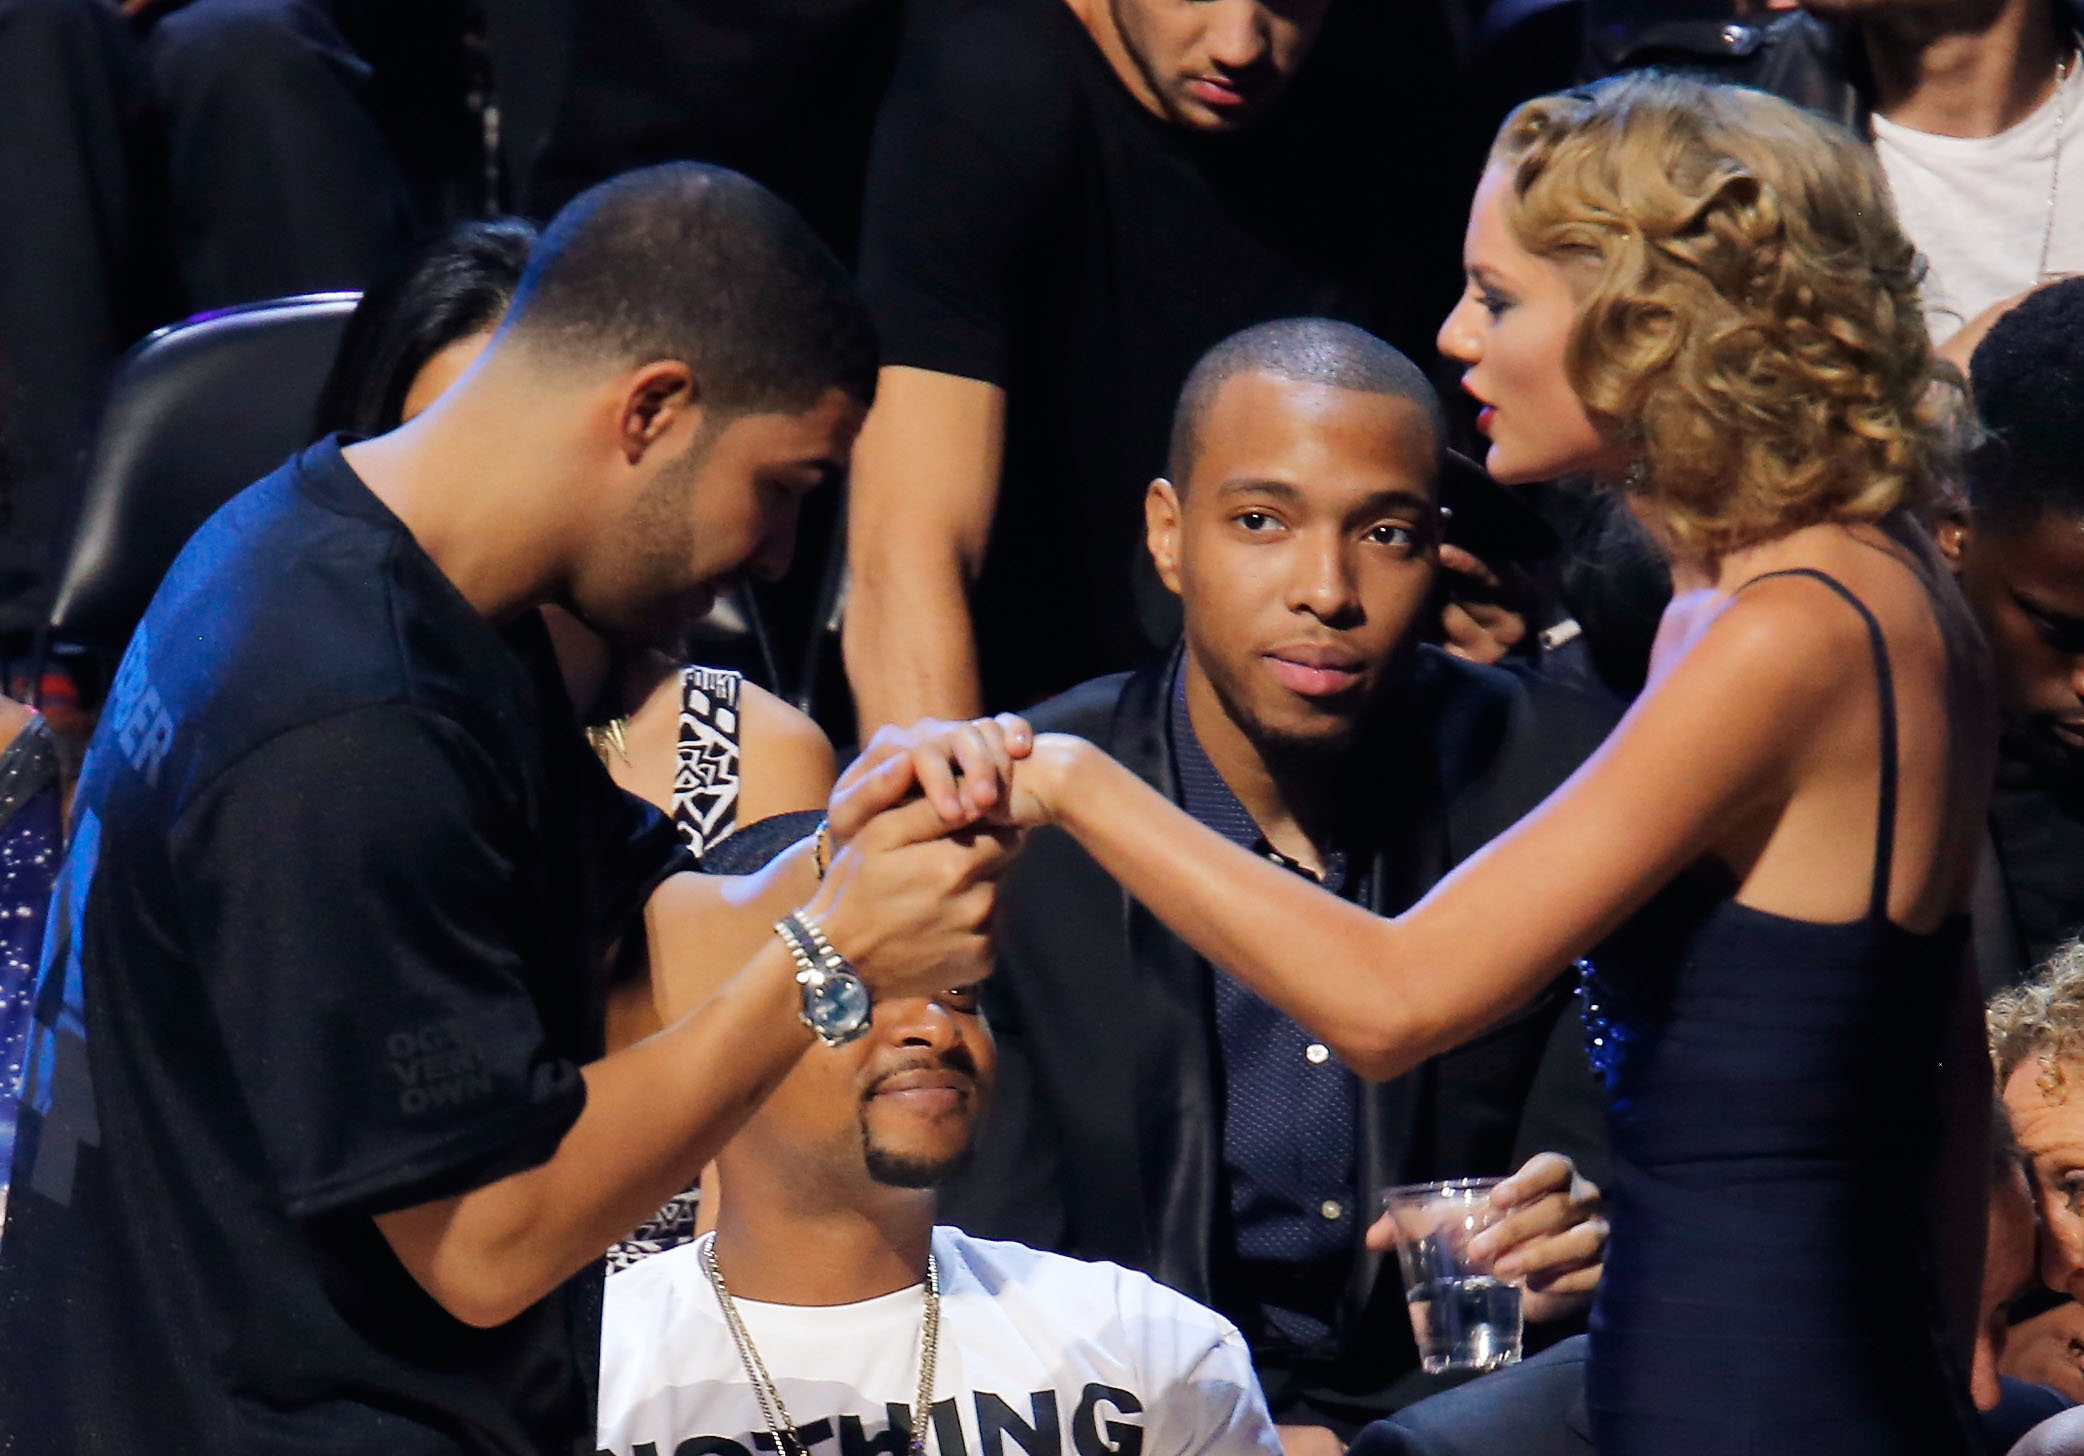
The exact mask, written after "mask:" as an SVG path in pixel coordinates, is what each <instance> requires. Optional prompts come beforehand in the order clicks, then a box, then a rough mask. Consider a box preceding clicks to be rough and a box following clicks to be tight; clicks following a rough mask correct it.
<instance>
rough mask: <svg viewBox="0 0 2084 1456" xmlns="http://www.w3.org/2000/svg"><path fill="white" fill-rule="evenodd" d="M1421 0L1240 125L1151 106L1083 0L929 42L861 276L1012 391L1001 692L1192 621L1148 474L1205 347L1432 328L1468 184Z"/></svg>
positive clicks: (998, 600)
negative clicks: (1185, 612)
mask: <svg viewBox="0 0 2084 1456" xmlns="http://www.w3.org/2000/svg"><path fill="white" fill-rule="evenodd" d="M1421 11H1427V7H1417V6H1379V5H1374V4H1363V5H1350V4H1349V5H1341V6H1338V7H1335V9H1334V11H1333V14H1332V18H1331V21H1330V23H1329V25H1328V28H1327V30H1326V32H1325V34H1324V36H1323V37H1322V39H1321V41H1320V43H1319V45H1318V48H1317V50H1316V52H1315V53H1314V54H1313V55H1312V57H1311V59H1310V61H1309V63H1308V64H1307V65H1306V66H1305V67H1304V69H1303V72H1302V73H1301V74H1300V75H1299V76H1298V77H1297V78H1296V80H1295V83H1294V85H1293V86H1292V87H1291V89H1290V91H1289V92H1288V94H1287V95H1285V96H1283V97H1282V98H1281V99H1280V101H1279V102H1278V103H1277V104H1276V107H1275V108H1274V110H1273V111H1272V112H1270V113H1269V114H1268V115H1267V116H1266V117H1264V118H1262V119H1261V120H1260V121H1259V122H1258V123H1256V124H1255V125H1254V126H1252V127H1250V128H1248V129H1246V130H1245V131H1243V132H1240V133H1238V134H1236V135H1229V136H1206V135H1200V134H1196V133H1194V132H1191V131H1189V130H1187V129H1185V128H1182V127H1178V126H1174V125H1171V124H1168V123H1166V122H1164V121H1162V120H1160V119H1159V118H1157V117H1155V116H1153V115H1151V114H1150V113H1149V112H1147V111H1145V110H1144V109H1143V108H1142V107H1141V106H1140V105H1139V104H1138V103H1137V102H1136V101H1135V99H1134V98H1133V97H1131V96H1130V94H1129V93H1128V92H1127V91H1126V90H1125V89H1124V88H1123V86H1122V84H1121V82H1120V80H1119V79H1118V78H1117V77H1116V76H1115V74H1114V72H1113V70H1112V69H1111V68H1110V67H1109V65H1108V63H1107V61H1106V59H1105V58H1104V57H1103V56H1102V55H1101V54H1100V52H1099V50H1098V48H1097V47H1096V46H1095V45H1094V43H1093V41H1092V38H1091V37H1090V36H1089V35H1088V34H1087V33H1086V30H1085V28H1084V27H1083V25H1081V24H1080V22H1079V21H1078V19H1077V18H1076V17H1075V16H1074V15H1073V14H1072V13H1071V11H1070V9H1069V7H1067V6H1066V5H1065V4H1064V3H1063V0H974V3H972V4H969V5H967V6H965V7H963V8H961V9H959V10H957V11H955V12H954V13H953V14H951V15H949V16H947V17H946V18H944V19H942V20H941V21H940V22H939V23H938V24H937V25H935V26H934V27H932V28H931V29H930V30H929V31H927V32H925V33H924V34H922V36H921V37H920V39H919V43H918V44H916V45H914V46H912V47H910V48H908V51H907V54H906V56H905V57H904V59H903V61H902V62H901V64H900V66H899V70H898V75H897V79H896V81H895V83H894V84H893V86H892V88H891V92H890V95H889V97H888V98H887V100H886V101H885V103H884V107H883V111H882V114H881V116H880V118H879V119H878V122H877V130H876V138H875V145H874V148H873V151H872V153H871V156H870V163H869V177H868V191H867V201H866V204H865V207H864V212H863V217H862V240H861V280H862V287H863V289H864V291H865V292H866V293H867V295H868V298H869V302H870V304H871V306H872V307H873V308H874V310H875V314H876V322H877V327H878V330H879V331H880V334H881V337H882V343H883V359H884V362H885V363H886V364H899V365H910V366H913V367H916V368H921V369H931V370H934V371H936V372H939V373H943V374H953V375H959V376H962V377H964V378H968V379H979V380H984V381H987V382H989V383H992V384H996V385H999V386H1001V387H1002V388H1004V389H1005V390H1006V391H1007V396H1008V416H1007V439H1006V452H1005V470H1004V474H1003V478H1002V485H1001V491H1000V496H999V502H998V510H997V517H996V520H995V523H994V527H993V531H992V537H991V544H990V547H989V551H988V555H987V558H986V563H985V567H984V571H983V575H982V578H981V580H980V582H979V584H978V586H977V589H976V591H975V593H974V596H973V609H974V613H975V620H976V630H977V638H978V649H979V654H980V657H981V661H982V670H983V674H984V686H985V700H986V702H987V703H988V704H989V705H990V706H992V707H994V708H1002V707H1019V706H1025V705H1027V704H1029V703H1032V702H1034V701H1036V700H1038V699H1040V698H1042V697H1044V696H1047V695H1049V694H1051V693H1053V692H1057V691H1060V690H1062V689H1064V688H1067V687H1069V686H1071V685H1072V684H1074V683H1076V682H1079V681H1081V680H1083V679H1085V678H1088V677H1092V676H1096V675H1098V674H1101V673H1105V672H1109V671H1114V670H1117V669H1122V668H1127V667H1130V666H1133V665H1135V664H1136V663H1137V662H1140V661H1142V660H1143V659H1144V658H1146V657H1148V656H1149V654H1150V652H1151V650H1152V644H1153V643H1154V642H1167V641H1170V640H1171V637H1172V635H1173V626H1174V623H1175V621H1176V617H1175V616H1174V610H1175V609H1174V607H1173V604H1172V602H1171V598H1170V597H1169V596H1168V595H1167V594H1166V593H1164V591H1163V590H1162V588H1160V587H1159V586H1158V584H1157V581H1156V577H1155V574H1154V573H1153V572H1152V571H1151V570H1150V568H1149V565H1148V557H1147V556H1146V554H1145V551H1144V548H1143V493H1144V487H1145V486H1146V485H1148V483H1149V482H1150V480H1151V478H1152V477H1153V476H1154V475H1158V474H1160V473H1162V471H1163V469H1164V465H1165V448H1166V440H1167V437H1168V434H1169V431H1170V427H1171V418H1172V410H1173V405H1174V402H1175V400H1176V398H1177V396H1178V393H1179V388H1180V385H1181V384H1182V383H1183V382H1184V381H1185V379H1186V376H1187V372H1188V370H1190V369H1191V368H1192V367H1193V365H1194V362H1195V360H1196V359H1198V358H1199V357H1200V356H1201V354H1202V353H1204V352H1205V351H1206V350H1207V349H1208V348H1209V347H1211V346H1212V345H1214V344H1215V343H1217V342H1218V341H1220V340H1221V339H1223V338H1225V337H1227V336H1228V335H1229V334H1231V333H1234V332H1235V331H1237V330H1238V329H1241V328H1245V327H1247V326H1249V325H1251V324H1255V323H1262V322H1265V321H1267V320H1269V319H1276V318H1285V317H1291V316H1295V315H1301V314H1320V315H1330V316H1333V317H1337V318H1342V319H1347V320H1350V321H1352V322H1354V323H1358V324H1361V325H1363V326H1364V327H1367V328H1369V329H1372V330H1373V331H1375V332H1376V333H1378V334H1381V335H1383V336H1384V337H1386V338H1388V339H1390V340H1391V341H1392V342H1394V343H1398V344H1399V345H1401V346H1404V347H1406V348H1407V350H1411V351H1414V352H1415V351H1420V350H1423V349H1425V348H1426V347H1427V341H1429V340H1430V338H1431V335H1432V331H1433V328H1434V326H1435V325H1436V324H1437V323H1438V320H1439V312H1438V311H1437V310H1444V306H1445V305H1444V301H1443V300H1444V299H1445V298H1448V297H1451V295H1452V290H1453V278H1454V270H1453V262H1452V260H1453V251H1452V249H1453V246H1454V240H1455V239H1456V238H1458V237H1459V229H1460V218H1461V216H1462V213H1463V209H1464V204H1465V203H1466V200H1467V196H1468V189H1467V186H1466V185H1464V183H1463V182H1462V181H1458V180H1456V179H1454V178H1452V177H1446V178H1443V177H1442V176H1441V175H1440V174H1441V172H1442V171H1443V170H1451V167H1450V164H1449V162H1448V160H1447V158H1446V157H1445V156H1443V155H1442V154H1443V152H1445V151H1447V150H1449V149H1446V148H1443V147H1442V146H1441V145H1440V142H1439V133H1440V132H1441V131H1442V130H1443V128H1442V126H1441V125H1440V118H1439V116H1438V114H1437V113H1438V110H1439V108H1438V106H1437V104H1436V103H1435V102H1434V101H1433V100H1432V99H1431V98H1433V97H1435V96H1436V95H1437V88H1438V87H1439V86H1440V85H1441V84H1442V83H1443V82H1444V80H1445V79H1446V77H1445V73H1446V72H1447V71H1448V70H1449V69H1451V59H1450V56H1449V53H1448V51H1447V47H1446V45H1445V42H1444V40H1443V41H1439V42H1438V43H1437V44H1435V43H1433V42H1432V41H1431V40H1429V38H1428V37H1426V36H1423V35H1419V34H1416V33H1415V30H1414V28H1415V27H1416V26H1418V24H1419V22H1420V18H1421V17H1420V16H1419V14H1418V12H1421ZM1383 12H1393V14H1392V15H1390V16H1388V17H1385V16H1384V14H1383ZM1428 13H1430V12H1428ZM1427 68H1430V70H1431V72H1432V73H1433V79H1432V80H1431V81H1430V82H1429V81H1428V80H1427V79H1426V78H1425V76H1424V74H1423V72H1424V71H1425V70H1426V69H1427ZM1429 132H1430V133H1432V135H1430V136H1429ZM1420 357H1423V355H1422V354H1421V355H1420Z"/></svg>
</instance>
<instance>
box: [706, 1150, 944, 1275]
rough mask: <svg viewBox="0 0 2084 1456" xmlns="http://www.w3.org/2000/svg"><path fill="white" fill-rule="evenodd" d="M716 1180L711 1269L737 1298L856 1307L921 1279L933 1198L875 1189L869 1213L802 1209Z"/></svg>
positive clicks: (771, 1193) (762, 1191)
mask: <svg viewBox="0 0 2084 1456" xmlns="http://www.w3.org/2000/svg"><path fill="white" fill-rule="evenodd" d="M723 1181H724V1194H723V1197H722V1200H721V1206H720V1207H719V1208H718V1210H717V1219H716V1265H717V1272H718V1273H720V1274H722V1275H723V1277H724V1284H725V1285H726V1287H728V1288H729V1289H730V1291H731V1293H732V1295H733V1296H734V1297H736V1298H738V1299H750V1300H755V1301H757V1302H759V1303H761V1304H802V1305H835V1304H859V1303H860V1302H861V1301H862V1300H864V1299H876V1298H879V1297H880V1296H882V1295H885V1294H894V1293H896V1292H897V1291H898V1290H900V1289H909V1288H910V1287H911V1286H913V1285H914V1284H918V1283H920V1282H922V1281H923V1280H924V1279H925V1278H926V1256H927V1252H928V1251H929V1249H930V1248H931V1247H932V1243H933V1210H934V1204H933V1194H932V1193H930V1192H919V1191H914V1190H910V1189H887V1190H880V1191H881V1192H884V1193H887V1194H888V1195H889V1196H887V1197H882V1198H878V1199H877V1200H876V1201H875V1204H874V1206H859V1205H857V1206H852V1207H838V1206H833V1205H829V1204H828V1205H819V1206H815V1207H811V1206H805V1204H804V1203H803V1202H802V1201H801V1200H800V1199H798V1198H795V1197H792V1196H791V1194H790V1193H789V1192H787V1191H784V1190H782V1189H779V1188H774V1187H751V1188H748V1187H744V1186H743V1184H744V1183H745V1182H746V1181H747V1180H746V1179H745V1178H743V1177H740V1178H739V1179H737V1180H736V1182H733V1181H731V1180H728V1179H727V1180H723Z"/></svg>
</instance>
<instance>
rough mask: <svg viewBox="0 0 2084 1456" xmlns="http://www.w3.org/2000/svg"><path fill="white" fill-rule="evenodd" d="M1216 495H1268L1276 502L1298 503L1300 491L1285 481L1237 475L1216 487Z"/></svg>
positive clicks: (1300, 495)
mask: <svg viewBox="0 0 2084 1456" xmlns="http://www.w3.org/2000/svg"><path fill="white" fill-rule="evenodd" d="M1216 494H1217V495H1270V496H1272V497H1274V498H1275V499H1276V500H1284V501H1299V500H1301V499H1302V498H1303V493H1302V491H1301V489H1299V488H1298V487H1296V486H1293V485H1291V484H1289V483H1288V482H1287V481H1285V480H1267V479H1265V478H1263V477H1261V476H1257V475H1239V476H1234V477H1232V478H1231V479H1229V480H1226V481H1224V482H1223V483H1222V484H1221V485H1219V486H1217V487H1216Z"/></svg>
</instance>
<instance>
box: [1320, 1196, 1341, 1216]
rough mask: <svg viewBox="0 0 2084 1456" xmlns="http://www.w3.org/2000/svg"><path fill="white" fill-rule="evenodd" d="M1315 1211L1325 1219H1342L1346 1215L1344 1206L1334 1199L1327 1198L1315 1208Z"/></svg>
mask: <svg viewBox="0 0 2084 1456" xmlns="http://www.w3.org/2000/svg"><path fill="white" fill-rule="evenodd" d="M1317 1211H1318V1212H1319V1213H1321V1214H1323V1215H1324V1216H1325V1217H1326V1218H1342V1217H1344V1216H1345V1213H1346V1205H1345V1204H1343V1203H1341V1202H1339V1200H1338V1199H1336V1198H1327V1199H1325V1200H1324V1202H1322V1203H1320V1204H1319V1205H1318V1206H1317Z"/></svg>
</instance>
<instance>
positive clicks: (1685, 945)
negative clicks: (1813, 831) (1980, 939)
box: [1581, 570, 1980, 1456]
mask: <svg viewBox="0 0 2084 1456" xmlns="http://www.w3.org/2000/svg"><path fill="white" fill-rule="evenodd" d="M1769 575H1772V576H1789V575H1800V576H1809V577H1813V578H1815V579H1817V580H1818V581H1821V582H1823V583H1824V584H1825V585H1827V586H1829V587H1830V588H1831V589H1832V590H1833V591H1835V592H1837V593H1838V595H1839V596H1841V597H1843V598H1844V599H1845V600H1846V601H1847V602H1848V603H1850V604H1851V605H1852V607H1853V609H1854V610H1856V611H1858V612H1859V614H1860V615H1861V617H1862V618H1864V619H1865V621H1866V624H1867V629H1868V633H1869V636H1870V639H1871V641H1872V644H1873V653H1874V671H1875V674H1876V676H1877V677H1878V678H1879V680H1880V686H1881V694H1880V697H1881V766H1880V777H1881V801H1880V814H1879V823H1878V825H1877V827H1876V832H1875V851H1874V879H1873V888H1872V892H1871V897H1870V899H1869V903H1868V907H1867V913H1866V915H1865V916H1864V917H1863V918H1862V919H1859V920H1856V921H1851V922H1848V923H1843V924H1821V923H1816V922H1812V921H1802V920H1794V919H1790V918H1787V917H1784V916H1779V915H1772V914H1768V913H1766V912H1764V911H1760V910H1754V909H1749V908H1747V907H1745V906H1743V905H1740V904H1738V903H1737V902H1736V900H1735V899H1734V893H1735V889H1736V886H1735V883H1734V879H1733V877H1732V876H1731V875H1730V874H1729V872H1728V871H1727V870H1726V869H1721V868H1720V867H1719V866H1718V865H1714V864H1704V865H1702V866H1697V867H1696V868H1695V869H1694V870H1692V871H1690V872H1689V873H1688V874H1687V875H1685V876H1683V877H1682V878H1681V879H1680V880H1679V881H1678V882H1676V883H1674V884H1673V885H1672V886H1671V887H1669V888H1668V889H1667V890H1666V891H1665V892H1664V893H1663V894H1662V895H1660V896H1659V897H1658V898H1657V899H1656V900H1655V901H1653V902H1652V904H1651V905H1650V906H1649V907H1648V908H1647V909H1646V911H1645V912H1644V913H1643V914H1641V915H1639V916H1638V917H1636V919H1635V921H1634V922H1633V923H1632V924H1631V925H1630V927H1629V928H1628V929H1626V930H1625V931H1623V932H1622V933H1620V934H1618V935H1617V936H1615V937H1614V939H1613V940H1612V941H1611V942H1609V943H1608V944H1607V945H1606V946H1603V947H1602V948H1601V950H1600V951H1599V952H1598V953H1597V955H1598V965H1597V966H1596V967H1594V966H1592V965H1590V964H1584V965H1582V966H1581V971H1582V972H1583V975H1584V998H1585V1007H1584V1009H1585V1020H1586V1028H1587V1034H1588V1038H1589V1042H1590V1051H1591V1056H1592V1061H1593V1064H1594V1066H1595V1068H1597V1069H1598V1071H1599V1072H1600V1073H1601V1075H1602V1076H1603V1077H1604V1078H1605V1080H1606V1083H1607V1088H1608V1092H1609V1094H1610V1096H1611V1099H1612V1105H1611V1109H1610V1112H1609V1125H1610V1127H1611V1129H1612V1138H1613V1149H1614V1187H1613V1188H1612V1190H1611V1193H1612V1209H1611V1225H1612V1239H1611V1242H1610V1245H1609V1248H1608V1253H1607V1263H1606V1271H1605V1274H1604V1277H1603V1278H1602V1280H1601V1284H1600V1289H1599V1294H1598V1297H1597V1301H1596V1303H1595V1306H1594V1309H1593V1314H1592V1338H1591V1355H1590V1361H1589V1364H1588V1367H1587V1372H1586V1386H1587V1404H1588V1406H1589V1409H1590V1413H1591V1417H1592V1427H1593V1436H1594V1443H1595V1445H1596V1446H1597V1448H1598V1450H1599V1452H1600V1456H1963V1453H1967V1452H1970V1451H1975V1450H1979V1449H1980V1446H1979V1443H1978V1442H1977V1440H1976V1437H1975V1436H1974V1424H1973V1422H1974V1411H1973V1408H1972V1406H1971V1405H1970V1403H1969V1400H1968V1394H1967V1380H1966V1372H1965V1371H1963V1370H1961V1369H1959V1368H1958V1366H1959V1362H1958V1361H1956V1360H1954V1359H1953V1358H1952V1356H1951V1354H1950V1353H1949V1350H1948V1347H1947V1344H1946V1341H1945V1339H1944V1336H1943V1322H1942V1316H1941V1309H1940V1297H1939V1285H1938V1282H1937V1279H1936V1277H1935V1257H1934V1254H1935V1249H1934V1243H1935V1240H1934V1233H1933V1230H1932V1228H1931V1227H1930V1223H1929V1219H1928V1217H1927V1215H1926V1210H1925V1209H1924V1208H1923V1207H1921V1206H1920V1205H1919V1201H1918V1197H1917V1194H1916V1191H1915V1190H1917V1189H1919V1188H1920V1187H1923V1186H1925V1184H1926V1181H1927V1180H1928V1179H1929V1178H1930V1176H1931V1174H1932V1170H1933V1167H1934V1163H1935V1159H1936V1158H1937V1157H1938V1146H1939V1140H1940V1136H1939V1128H1940V1125H1941V1088H1940V1075H1939V1070H1938V1069H1939V1063H1940V1061H1941V1059H1942V1057H1943V1055H1944V1048H1945V1045H1946V1038H1947V1029H1948V1026H1949V1018H1950V1017H1951V1016H1952V1015H1953V1014H1954V1012H1953V1008H1954V1007H1955V1006H1957V1005H1958V1004H1959V1003H1958V1001H1957V1000H1956V997H1957V996H1958V994H1959V991H1960V987H1961V984H1962V982H1961V979H1960V976H1961V965H1962V952H1963V946H1964V942H1965V939H1966V931H1967V926H1966V920H1965V917H1957V918H1956V919H1955V920H1954V921H1950V922H1949V923H1948V924H1946V925H1945V926H1943V927H1941V928H1940V929H1939V930H1937V931H1935V932H1933V933H1931V934H1926V935H1917V934H1913V933H1911V932H1909V931H1907V930H1904V929H1903V928H1902V927H1900V926H1898V925H1896V924H1895V923H1894V922H1892V921H1891V920H1890V919H1889V918H1888V913H1887V912H1888V889H1889V861H1890V854H1891V848H1892V844H1893V840H1894V830H1895V818H1896V777H1897V761H1896V711H1895V696H1894V692H1893V684H1892V680H1891V676H1890V672H1889V659H1888V651H1887V647H1886V644H1885V643H1884V641H1883V638H1882V634H1881V628H1880V626H1879V624H1878V623H1877V622H1876V621H1875V619H1874V616H1873V614H1872V613H1871V612H1869V611H1868V610H1867V608H1866V606H1865V604H1864V603H1862V602H1861V601H1860V600H1859V599H1858V598H1857V597H1855V596H1854V595H1853V594H1852V593H1851V592H1850V591H1848V590H1847V589H1846V588H1845V587H1844V586H1843V585H1842V584H1841V583H1839V582H1838V581H1837V580H1835V579H1834V578H1832V577H1829V576H1826V575H1824V574H1823V573H1821V572H1817V571H1810V570H1799V571H1790V572H1773V573H1769ZM1757 579H1758V580H1764V579H1765V578H1764V577H1760V578H1757ZM1747 584H1748V583H1747Z"/></svg>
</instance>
